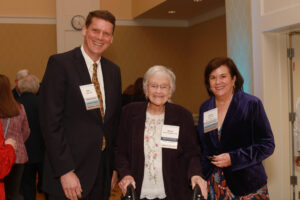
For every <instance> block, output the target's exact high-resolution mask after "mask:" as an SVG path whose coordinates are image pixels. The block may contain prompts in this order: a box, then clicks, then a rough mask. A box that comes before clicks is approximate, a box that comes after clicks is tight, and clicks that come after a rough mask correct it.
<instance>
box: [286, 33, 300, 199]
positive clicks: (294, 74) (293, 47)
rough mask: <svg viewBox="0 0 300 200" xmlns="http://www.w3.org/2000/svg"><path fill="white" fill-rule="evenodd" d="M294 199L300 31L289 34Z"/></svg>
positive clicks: (298, 168)
mask: <svg viewBox="0 0 300 200" xmlns="http://www.w3.org/2000/svg"><path fill="white" fill-rule="evenodd" d="M288 40H289V48H288V58H289V88H290V91H289V93H290V97H289V100H290V114H289V119H290V132H291V134H290V135H291V152H292V153H291V155H292V156H291V158H292V159H291V185H292V197H293V198H292V199H293V200H299V199H300V188H299V186H298V183H297V182H299V178H300V31H293V32H290V33H289V34H288Z"/></svg>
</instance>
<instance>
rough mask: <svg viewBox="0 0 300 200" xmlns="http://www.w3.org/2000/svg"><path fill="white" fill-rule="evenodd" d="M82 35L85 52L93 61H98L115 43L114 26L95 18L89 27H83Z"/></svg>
mask: <svg viewBox="0 0 300 200" xmlns="http://www.w3.org/2000/svg"><path fill="white" fill-rule="evenodd" d="M82 35H83V36H84V43H83V48H84V51H85V52H86V53H87V54H88V56H89V57H90V58H91V59H92V60H93V61H97V60H98V59H99V58H100V57H101V55H102V53H103V52H104V51H105V50H106V49H107V48H108V47H109V46H110V44H111V43H112V41H113V24H112V23H110V22H109V21H106V20H104V19H101V18H96V17H94V18H93V19H92V22H91V24H90V25H89V26H88V27H86V26H84V27H83V29H82Z"/></svg>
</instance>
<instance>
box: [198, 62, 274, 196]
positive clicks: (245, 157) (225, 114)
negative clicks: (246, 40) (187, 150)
mask: <svg viewBox="0 0 300 200" xmlns="http://www.w3.org/2000/svg"><path fill="white" fill-rule="evenodd" d="M204 79H205V86H206V89H207V92H208V94H209V95H210V97H211V98H210V99H208V100H207V101H205V102H204V103H203V104H202V105H201V107H200V114H199V122H198V133H199V138H200V143H201V147H202V159H201V164H202V167H203V175H204V176H205V179H206V180H207V181H208V187H209V192H210V195H211V199H220V200H221V199H228V200H233V199H234V200H235V199H269V194H268V189H267V175H266V172H265V169H264V166H263V164H262V161H263V160H264V159H266V158H267V157H269V156H270V155H271V154H272V153H273V152H274V148H275V144H274V137H273V133H272V130H271V127H270V123H269V121H268V118H267V116H266V113H265V110H264V107H263V104H262V102H261V101H260V100H259V99H258V98H257V97H255V96H252V95H250V94H247V93H244V92H243V91H242V86H243V83H244V79H243V77H242V76H241V74H240V72H239V71H238V69H237V67H236V65H235V64H234V62H233V61H232V60H231V59H230V58H214V59H212V60H211V61H210V62H209V63H208V65H207V66H206V69H205V73H204Z"/></svg>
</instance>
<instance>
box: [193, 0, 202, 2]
mask: <svg viewBox="0 0 300 200" xmlns="http://www.w3.org/2000/svg"><path fill="white" fill-rule="evenodd" d="M201 1H202V0H194V2H201Z"/></svg>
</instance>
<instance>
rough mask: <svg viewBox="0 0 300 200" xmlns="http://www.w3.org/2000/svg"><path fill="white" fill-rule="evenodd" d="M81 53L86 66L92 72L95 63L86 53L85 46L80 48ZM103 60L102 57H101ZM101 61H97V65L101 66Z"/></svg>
mask: <svg viewBox="0 0 300 200" xmlns="http://www.w3.org/2000/svg"><path fill="white" fill-rule="evenodd" d="M80 50H81V53H82V55H83V58H84V60H85V63H86V66H87V67H88V69H89V70H90V68H91V67H92V66H93V64H94V61H93V60H92V59H91V58H90V57H89V56H88V55H87V53H86V52H85V51H84V48H83V45H81V47H80ZM100 59H101V57H100ZM100 59H99V60H97V61H96V63H97V65H98V66H99V64H100Z"/></svg>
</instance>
